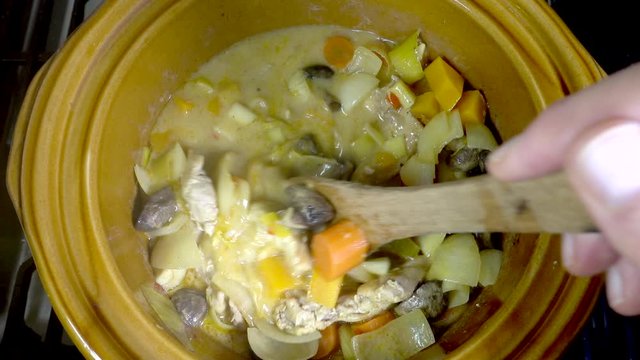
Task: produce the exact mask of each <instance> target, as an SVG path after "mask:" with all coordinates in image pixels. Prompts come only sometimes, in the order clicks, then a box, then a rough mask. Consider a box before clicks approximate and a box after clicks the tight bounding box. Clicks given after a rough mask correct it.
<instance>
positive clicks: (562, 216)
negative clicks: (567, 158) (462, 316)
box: [302, 173, 595, 247]
mask: <svg viewBox="0 0 640 360" xmlns="http://www.w3.org/2000/svg"><path fill="white" fill-rule="evenodd" d="M302 182H303V183H305V184H306V185H307V186H309V187H311V188H313V189H315V190H316V191H318V192H319V193H321V194H322V195H324V196H325V197H326V198H327V199H328V200H329V201H330V202H331V203H332V204H333V206H334V207H335V209H336V216H337V218H347V219H350V220H351V221H353V222H355V223H356V224H358V225H359V226H361V227H362V229H363V230H364V231H365V234H366V235H367V239H368V241H369V243H371V245H372V246H373V247H377V246H379V245H382V244H385V243H387V242H389V241H392V240H395V239H401V238H405V237H410V236H417V235H421V234H426V233H430V232H446V233H453V232H517V233H538V232H550V233H562V232H573V233H580V232H593V231H595V227H594V225H593V222H592V221H591V218H590V217H589V215H588V214H587V212H586V210H585V208H584V206H583V204H582V202H581V201H580V199H579V198H578V196H577V195H576V194H575V192H574V191H573V189H572V188H571V186H570V184H569V182H568V180H567V179H566V177H565V175H564V174H563V173H556V174H553V175H549V176H545V177H541V178H538V179H534V180H527V181H519V182H509V183H507V182H502V181H499V180H497V179H495V178H494V177H492V176H489V175H482V176H477V177H472V178H468V179H464V180H460V181H453V182H447V183H440V184H434V185H427V186H415V187H379V186H368V185H362V184H357V183H352V182H347V181H339V180H330V179H324V178H304V179H302Z"/></svg>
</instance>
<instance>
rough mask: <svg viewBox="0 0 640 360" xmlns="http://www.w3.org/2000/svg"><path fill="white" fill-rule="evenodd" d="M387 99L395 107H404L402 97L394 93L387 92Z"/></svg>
mask: <svg viewBox="0 0 640 360" xmlns="http://www.w3.org/2000/svg"><path fill="white" fill-rule="evenodd" d="M387 101H388V102H389V103H390V104H391V106H393V108H394V109H396V110H398V109H400V108H401V107H402V103H400V99H398V96H396V94H394V93H388V94H387Z"/></svg>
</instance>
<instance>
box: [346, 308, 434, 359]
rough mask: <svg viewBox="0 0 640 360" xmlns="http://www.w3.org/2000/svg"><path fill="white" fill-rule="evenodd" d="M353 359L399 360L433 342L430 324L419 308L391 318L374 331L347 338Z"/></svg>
mask: <svg viewBox="0 0 640 360" xmlns="http://www.w3.org/2000/svg"><path fill="white" fill-rule="evenodd" d="M351 342H352V344H353V349H354V353H355V355H356V359H385V360H396V359H397V360H401V359H408V358H410V357H411V356H413V355H415V354H417V353H418V352H420V350H422V349H425V348H427V347H428V346H429V345H431V344H433V343H435V342H436V340H435V337H434V334H433V331H432V330H431V326H429V322H428V321H427V319H426V317H425V316H424V313H423V312H422V310H420V309H416V310H413V311H411V312H410V313H408V314H405V315H402V316H400V317H399V318H396V319H394V320H391V321H390V322H388V323H387V324H386V325H384V326H382V327H381V328H378V329H376V330H373V331H370V332H367V333H364V334H360V335H356V336H354V337H353V339H352V340H351Z"/></svg>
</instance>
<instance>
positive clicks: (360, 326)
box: [351, 311, 396, 335]
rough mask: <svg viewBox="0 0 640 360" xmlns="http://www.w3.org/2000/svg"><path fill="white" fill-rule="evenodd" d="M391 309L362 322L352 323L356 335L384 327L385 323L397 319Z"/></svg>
mask: <svg viewBox="0 0 640 360" xmlns="http://www.w3.org/2000/svg"><path fill="white" fill-rule="evenodd" d="M395 318H396V317H395V316H393V314H392V313H391V311H384V312H382V313H380V314H378V315H377V316H376V317H374V318H372V319H369V320H367V321H365V322H362V323H357V324H352V325H351V330H353V333H354V334H355V335H359V334H364V333H368V332H371V331H373V330H376V329H379V328H381V327H383V326H384V325H385V324H387V323H388V322H390V321H391V320H393V319H395Z"/></svg>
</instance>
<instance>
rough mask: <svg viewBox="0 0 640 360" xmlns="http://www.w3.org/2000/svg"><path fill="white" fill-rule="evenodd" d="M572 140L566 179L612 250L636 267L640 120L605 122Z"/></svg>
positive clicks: (639, 259) (639, 225)
mask: <svg viewBox="0 0 640 360" xmlns="http://www.w3.org/2000/svg"><path fill="white" fill-rule="evenodd" d="M575 144H576V145H575V146H574V147H573V148H572V150H571V151H570V153H569V156H568V157H567V160H566V161H567V163H566V164H565V169H566V172H567V175H568V177H569V180H570V181H571V182H572V183H573V185H574V187H575V188H576V190H577V191H578V194H579V195H580V196H581V197H582V200H583V201H584V202H585V205H586V207H587V209H588V211H589V212H590V213H591V215H592V216H593V219H594V221H595V222H596V224H597V225H598V227H599V228H600V230H601V231H602V232H603V233H604V235H605V237H606V238H607V239H608V240H609V241H610V242H611V245H612V246H613V248H615V249H616V250H617V251H618V252H619V253H621V254H624V256H625V257H626V258H628V259H630V260H631V261H632V262H633V263H635V264H636V265H637V266H640V121H633V120H618V121H610V122H605V123H603V124H601V125H598V126H597V127H595V128H593V129H591V130H590V131H587V132H586V133H584V134H583V135H581V136H579V137H578V139H577V141H576V143H575Z"/></svg>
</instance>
